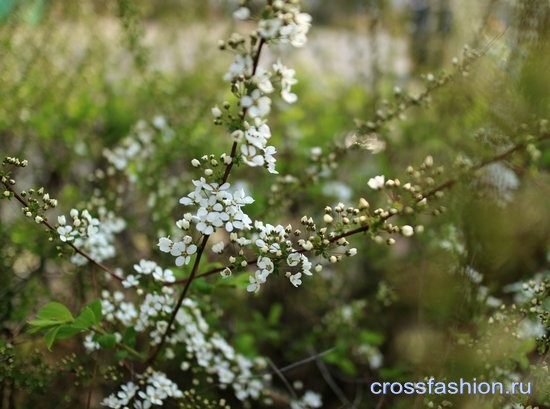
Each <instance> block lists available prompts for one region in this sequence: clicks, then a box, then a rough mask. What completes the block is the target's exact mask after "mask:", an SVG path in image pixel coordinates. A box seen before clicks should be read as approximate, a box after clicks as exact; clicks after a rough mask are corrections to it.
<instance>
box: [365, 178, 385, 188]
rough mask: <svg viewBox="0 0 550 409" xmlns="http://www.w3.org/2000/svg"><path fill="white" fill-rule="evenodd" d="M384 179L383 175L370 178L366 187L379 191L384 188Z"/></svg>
mask: <svg viewBox="0 0 550 409" xmlns="http://www.w3.org/2000/svg"><path fill="white" fill-rule="evenodd" d="M384 182H385V178H384V176H383V175H380V176H375V177H373V178H370V179H369V181H368V182H367V185H368V186H369V187H370V188H371V189H373V190H380V189H382V188H383V187H384Z"/></svg>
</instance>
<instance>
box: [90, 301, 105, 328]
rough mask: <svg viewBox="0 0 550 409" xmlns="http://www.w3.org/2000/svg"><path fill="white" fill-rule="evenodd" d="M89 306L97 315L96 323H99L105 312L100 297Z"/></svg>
mask: <svg viewBox="0 0 550 409" xmlns="http://www.w3.org/2000/svg"><path fill="white" fill-rule="evenodd" d="M87 308H89V309H90V310H92V312H93V313H94V316H95V324H94V325H97V324H99V323H100V322H101V320H102V318H103V312H102V310H101V301H100V300H99V299H95V300H93V301H92V302H91V303H90V304H88V307H87Z"/></svg>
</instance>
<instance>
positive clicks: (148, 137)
mask: <svg viewBox="0 0 550 409" xmlns="http://www.w3.org/2000/svg"><path fill="white" fill-rule="evenodd" d="M173 137H174V131H173V130H172V128H170V127H169V126H168V124H167V123H166V119H165V118H164V117H163V116H156V117H154V118H153V120H152V121H151V123H148V122H146V121H143V120H141V121H139V122H138V123H137V124H136V125H135V126H134V128H133V129H132V131H131V132H130V134H129V135H128V136H126V137H125V138H124V139H122V141H121V142H120V143H119V144H118V145H117V146H115V147H113V148H112V149H104V150H103V156H105V158H106V159H107V160H108V161H109V163H110V164H111V165H113V166H114V168H115V169H117V170H119V171H124V172H126V173H127V175H128V178H129V180H130V181H131V182H135V181H136V180H137V173H139V172H140V171H141V170H142V169H143V166H144V165H145V163H147V159H148V158H150V157H151V156H152V155H154V153H155V149H156V143H158V142H159V141H162V142H168V141H170V140H171V139H172V138H173Z"/></svg>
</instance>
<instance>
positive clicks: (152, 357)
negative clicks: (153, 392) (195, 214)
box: [145, 38, 265, 365]
mask: <svg viewBox="0 0 550 409" xmlns="http://www.w3.org/2000/svg"><path fill="white" fill-rule="evenodd" d="M264 44H265V41H264V39H263V38H262V39H260V42H259V43H258V49H257V50H256V54H255V55H254V60H253V65H252V76H254V74H256V70H257V69H258V63H259V62H260V54H261V52H262V48H263V46H264ZM246 112H247V109H246V108H244V109H243V111H242V113H241V120H242V121H244V118H245V116H246ZM237 145H238V144H237V142H233V145H232V146H231V162H230V163H229V164H228V165H227V166H226V168H225V172H224V174H223V178H222V182H221V184H224V183H225V182H227V179H228V178H229V174H230V172H231V169H232V168H233V163H234V161H235V156H236V154H237ZM209 238H210V236H203V239H202V242H201V244H200V245H199V248H198V250H197V256H196V257H195V262H194V264H193V268H192V270H191V274H190V275H189V277H188V278H186V279H185V281H184V283H185V285H184V287H183V290H182V292H181V294H180V296H179V299H178V302H177V304H176V307H175V308H174V310H173V311H172V315H171V316H170V319H169V321H168V326H167V328H166V331H164V333H163V334H162V338H161V339H160V342H159V344H158V345H157V346H156V347H155V348H154V349H153V350H152V351H151V353H150V355H149V357H148V358H147V360H146V361H145V364H146V365H151V364H152V363H153V362H154V361H155V359H157V356H158V354H159V353H160V351H161V350H162V347H163V346H164V344H165V342H166V338H167V337H168V335H169V334H170V333H171V332H172V325H173V324H174V320H175V319H176V315H177V313H178V311H179V309H180V308H181V305H182V303H183V300H184V299H185V297H186V296H187V293H188V292H189V287H190V286H191V282H192V281H193V280H194V279H195V278H196V276H197V271H198V268H199V264H200V261H201V257H202V254H203V253H204V250H205V248H206V244H207V243H208V239H209Z"/></svg>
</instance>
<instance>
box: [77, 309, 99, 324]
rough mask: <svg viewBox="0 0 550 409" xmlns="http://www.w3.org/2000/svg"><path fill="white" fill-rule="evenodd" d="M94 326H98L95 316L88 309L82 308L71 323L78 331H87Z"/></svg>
mask: <svg viewBox="0 0 550 409" xmlns="http://www.w3.org/2000/svg"><path fill="white" fill-rule="evenodd" d="M96 324H98V322H97V319H96V316H95V314H94V312H93V311H92V309H91V308H90V307H84V309H83V310H82V312H81V313H80V315H79V316H78V317H76V319H75V320H74V323H73V325H74V326H75V327H76V328H79V329H88V328H91V327H93V326H94V325H96Z"/></svg>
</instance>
